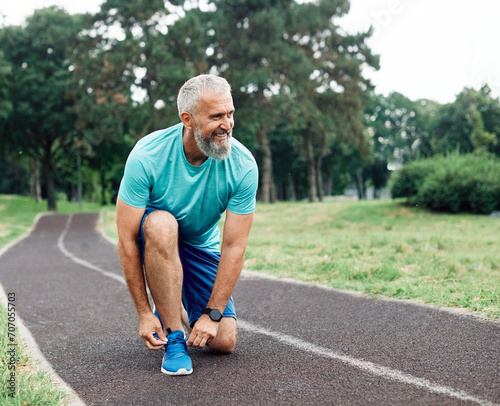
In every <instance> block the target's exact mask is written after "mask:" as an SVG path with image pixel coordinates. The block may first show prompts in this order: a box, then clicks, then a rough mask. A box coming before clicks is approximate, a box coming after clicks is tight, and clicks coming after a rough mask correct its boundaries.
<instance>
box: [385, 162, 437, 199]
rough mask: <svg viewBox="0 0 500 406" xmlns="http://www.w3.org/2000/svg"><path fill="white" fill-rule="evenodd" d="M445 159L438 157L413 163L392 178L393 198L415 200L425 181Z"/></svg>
mask: <svg viewBox="0 0 500 406" xmlns="http://www.w3.org/2000/svg"><path fill="white" fill-rule="evenodd" d="M443 160H444V158H443V157H441V156H438V157H434V158H429V159H426V160H422V161H413V162H411V163H409V164H407V165H405V166H403V167H402V168H401V169H400V170H398V171H397V172H395V173H394V174H393V176H392V177H391V182H390V184H391V195H392V197H393V198H399V197H407V198H415V197H416V196H417V194H418V192H419V190H420V188H421V186H422V184H423V183H424V181H425V179H426V178H427V177H428V176H429V175H430V174H432V173H434V172H436V170H437V168H438V167H439V166H440V165H441V164H442V161H443Z"/></svg>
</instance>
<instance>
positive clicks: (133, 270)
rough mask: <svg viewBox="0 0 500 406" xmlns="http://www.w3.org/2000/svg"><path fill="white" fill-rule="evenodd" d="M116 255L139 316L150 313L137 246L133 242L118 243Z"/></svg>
mask: <svg viewBox="0 0 500 406" xmlns="http://www.w3.org/2000/svg"><path fill="white" fill-rule="evenodd" d="M118 253H119V255H120V260H121V263H122V269H123V273H124V275H125V281H126V282H127V286H128V289H129V291H130V294H131V296H132V299H133V301H134V303H135V307H136V309H137V312H138V313H139V315H141V314H142V313H144V312H148V311H151V307H150V305H149V300H148V295H147V292H146V282H145V280H144V273H143V271H142V264H141V259H140V256H139V249H138V247H137V244H136V243H135V242H132V243H131V242H129V243H121V242H118Z"/></svg>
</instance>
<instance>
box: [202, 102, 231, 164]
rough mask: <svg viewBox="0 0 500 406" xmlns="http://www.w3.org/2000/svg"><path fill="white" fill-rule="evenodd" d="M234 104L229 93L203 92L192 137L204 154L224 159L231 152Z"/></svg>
mask: <svg viewBox="0 0 500 406" xmlns="http://www.w3.org/2000/svg"><path fill="white" fill-rule="evenodd" d="M233 115H234V106H233V98H232V97H231V94H230V93H222V94H214V93H205V94H204V95H203V96H202V98H201V100H200V105H199V107H198V112H197V114H196V115H195V116H194V121H195V128H194V138H195V140H196V144H197V145H198V148H199V149H200V151H201V152H203V153H204V154H205V155H206V156H208V157H210V158H213V159H218V160H224V159H226V158H227V157H228V156H229V154H230V153H231V137H232V133H233V127H234V116H233Z"/></svg>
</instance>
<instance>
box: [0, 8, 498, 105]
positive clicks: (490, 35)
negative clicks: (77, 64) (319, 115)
mask: <svg viewBox="0 0 500 406" xmlns="http://www.w3.org/2000/svg"><path fill="white" fill-rule="evenodd" d="M101 3H102V0H84V1H82V0H22V6H20V4H19V3H17V2H15V1H12V0H0V13H2V14H3V15H4V16H5V17H4V24H21V23H22V22H23V20H24V18H25V17H26V16H27V15H30V14H32V12H33V10H34V9H36V8H41V7H45V6H49V5H53V4H56V5H59V6H61V7H63V8H65V9H66V10H67V11H68V12H70V13H77V12H85V11H89V12H96V11H98V10H99V5H100V4H101ZM499 17H500V1H498V0H476V1H474V2H472V1H471V0H351V11H350V12H349V14H348V15H347V16H346V17H344V18H342V19H340V20H338V21H337V23H338V24H340V25H341V26H343V27H344V28H345V29H346V30H348V31H349V32H355V31H357V30H365V29H366V28H367V27H368V26H369V25H370V24H373V25H374V27H375V33H374V35H373V36H372V38H371V39H370V40H369V45H370V47H371V48H372V50H373V52H374V53H376V54H378V55H380V57H381V69H380V70H379V71H377V72H373V71H367V72H366V75H367V76H369V77H370V78H371V79H372V81H373V83H374V84H375V85H376V90H377V92H379V93H383V94H388V93H389V92H391V91H398V92H400V93H402V94H404V95H405V96H407V97H409V98H410V99H418V98H427V99H433V100H436V101H438V102H441V103H447V102H452V101H453V100H454V99H455V96H456V95H457V94H458V93H459V92H460V91H461V90H462V89H463V88H464V87H473V88H475V89H478V88H479V87H480V86H481V85H482V84H484V83H487V84H488V85H489V86H490V87H491V88H492V89H493V91H494V94H495V96H497V97H498V96H500V45H499V44H498V42H499V40H500V24H499V23H498V19H499Z"/></svg>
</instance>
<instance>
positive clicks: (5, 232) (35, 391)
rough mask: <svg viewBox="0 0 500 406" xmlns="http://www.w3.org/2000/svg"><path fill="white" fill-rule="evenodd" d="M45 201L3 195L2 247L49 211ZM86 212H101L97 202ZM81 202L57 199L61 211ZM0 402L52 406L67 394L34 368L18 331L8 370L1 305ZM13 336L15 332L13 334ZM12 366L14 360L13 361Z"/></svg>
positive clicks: (0, 218) (74, 208)
mask: <svg viewBox="0 0 500 406" xmlns="http://www.w3.org/2000/svg"><path fill="white" fill-rule="evenodd" d="M46 207H47V204H46V202H43V203H40V204H37V203H35V202H34V201H33V200H31V199H28V198H25V197H20V196H11V195H0V249H1V248H2V247H3V246H5V245H6V244H7V243H9V242H11V241H13V240H14V239H16V238H17V237H19V236H20V235H22V234H24V233H25V232H26V231H27V230H28V229H29V228H30V227H31V226H32V224H33V220H34V219H35V217H36V215H37V214H38V213H40V212H44V211H45V210H46ZM83 209H84V211H98V210H100V209H101V206H99V205H97V204H84V205H83ZM78 211H79V206H78V204H75V203H67V202H58V212H59V213H76V212H78ZM0 312H1V314H0V351H1V356H0V382H1V384H2V386H1V388H0V404H2V405H6V406H7V405H22V406H30V405H33V406H35V405H36V406H51V405H60V404H64V398H65V396H66V395H65V393H64V392H63V391H61V390H59V389H58V388H56V387H55V385H54V383H53V382H52V378H51V375H50V374H49V373H47V372H45V371H40V370H38V369H37V368H35V367H34V366H33V364H32V362H31V361H30V359H29V356H28V353H27V350H26V345H25V344H24V342H23V341H22V339H21V338H20V336H19V331H17V330H16V332H15V340H16V341H15V343H16V344H17V346H16V355H15V357H16V362H15V368H16V369H15V371H13V370H9V369H8V367H9V362H10V357H9V354H8V353H7V350H8V349H10V348H12V347H11V346H8V343H9V335H8V320H7V309H6V308H5V307H4V306H0ZM11 337H12V335H11ZM10 364H11V365H12V364H13V363H10ZM11 372H15V382H16V385H15V386H16V392H15V398H12V397H10V396H9V394H10V391H8V388H7V383H8V379H9V378H10V373H11Z"/></svg>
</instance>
